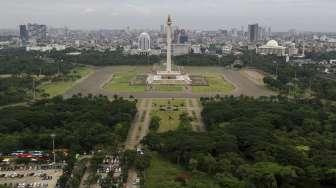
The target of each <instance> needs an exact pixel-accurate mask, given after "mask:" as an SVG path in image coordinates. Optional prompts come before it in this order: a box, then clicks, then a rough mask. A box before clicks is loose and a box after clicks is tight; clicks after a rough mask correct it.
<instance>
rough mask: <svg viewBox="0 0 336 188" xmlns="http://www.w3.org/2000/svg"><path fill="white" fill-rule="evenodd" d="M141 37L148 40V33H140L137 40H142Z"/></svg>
mask: <svg viewBox="0 0 336 188" xmlns="http://www.w3.org/2000/svg"><path fill="white" fill-rule="evenodd" d="M143 37H145V38H150V36H149V34H148V33H141V34H140V37H139V38H143Z"/></svg>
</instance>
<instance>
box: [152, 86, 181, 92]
mask: <svg viewBox="0 0 336 188" xmlns="http://www.w3.org/2000/svg"><path fill="white" fill-rule="evenodd" d="M153 88H154V91H158V92H181V91H183V86H182V85H154V86H153Z"/></svg>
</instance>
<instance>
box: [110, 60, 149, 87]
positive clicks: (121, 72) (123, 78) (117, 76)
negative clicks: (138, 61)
mask: <svg viewBox="0 0 336 188" xmlns="http://www.w3.org/2000/svg"><path fill="white" fill-rule="evenodd" d="M141 70H142V69H141V68H140V69H138V68H137V67H135V66H133V67H128V68H127V67H126V66H125V67H123V66H120V67H118V70H117V71H116V72H114V73H113V78H112V79H111V81H110V82H109V83H107V84H106V85H105V86H104V88H105V89H107V90H110V91H114V92H133V93H136V92H145V89H146V88H145V86H142V85H130V84H129V83H130V81H131V80H132V79H134V78H135V77H136V75H137V74H144V73H145V72H142V71H141Z"/></svg>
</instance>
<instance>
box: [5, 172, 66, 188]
mask: <svg viewBox="0 0 336 188" xmlns="http://www.w3.org/2000/svg"><path fill="white" fill-rule="evenodd" d="M61 175H62V169H46V170H33V169H32V170H15V171H0V184H1V185H7V186H9V187H20V188H24V187H29V188H30V187H48V188H49V187H52V188H54V187H56V183H57V180H58V178H59V177H60V176H61Z"/></svg>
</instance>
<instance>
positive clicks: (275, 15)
mask: <svg viewBox="0 0 336 188" xmlns="http://www.w3.org/2000/svg"><path fill="white" fill-rule="evenodd" d="M331 6H336V2H335V1H331V0H319V1H317V0H268V1H266V0H236V1H226V0H224V1H223V0H222V1H220V0H212V1H209V2H204V1H201V0H188V1H184V2H179V1H177V0H171V1H162V2H161V1H160V2H157V1H154V0H148V1H144V0H139V1H133V0H127V1H121V0H113V1H108V0H98V1H88V0H67V1H65V0H60V1H57V2H51V1H49V0H47V1H46V0H44V1H42V0H31V1H29V2H21V1H20V0H12V1H10V2H3V3H2V6H1V7H0V17H2V18H6V19H3V20H2V22H1V25H0V29H5V28H6V29H7V28H9V29H13V28H17V27H18V25H20V24H26V23H40V24H47V25H49V26H53V27H64V26H67V27H69V28H73V29H85V30H86V29H88V30H91V29H92V30H94V29H120V28H126V27H127V26H130V27H131V28H140V29H159V27H160V25H161V24H162V21H161V20H162V18H163V17H165V15H166V14H168V13H170V14H173V15H176V17H178V20H177V25H180V26H183V27H184V28H188V29H205V30H212V29H228V28H231V27H236V28H241V26H244V29H245V30H247V25H248V24H253V23H259V24H260V25H261V26H263V25H265V26H270V27H272V30H273V31H288V30H289V29H293V28H294V29H297V30H298V31H321V32H332V31H336V24H335V23H332V22H331V21H329V19H328V18H331V17H336V12H335V11H333V10H332V9H330V7H331Z"/></svg>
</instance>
